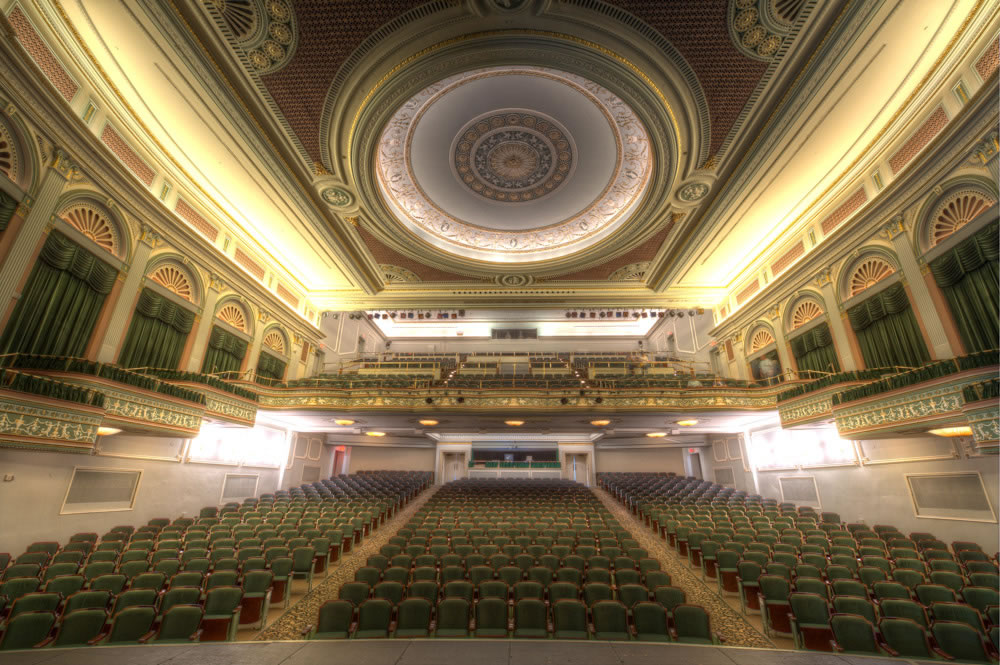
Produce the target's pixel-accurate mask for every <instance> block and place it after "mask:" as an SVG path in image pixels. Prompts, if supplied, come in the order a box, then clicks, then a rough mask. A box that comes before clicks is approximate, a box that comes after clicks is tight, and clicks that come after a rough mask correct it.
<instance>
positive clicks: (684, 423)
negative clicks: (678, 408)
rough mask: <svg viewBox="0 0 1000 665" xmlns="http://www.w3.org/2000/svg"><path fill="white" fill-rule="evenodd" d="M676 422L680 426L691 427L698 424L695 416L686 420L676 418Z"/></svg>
mask: <svg viewBox="0 0 1000 665" xmlns="http://www.w3.org/2000/svg"><path fill="white" fill-rule="evenodd" d="M677 424H678V425H680V426H681V427H693V426H694V425H697V424H698V421H697V420H696V419H695V418H688V419H686V420H678V421H677Z"/></svg>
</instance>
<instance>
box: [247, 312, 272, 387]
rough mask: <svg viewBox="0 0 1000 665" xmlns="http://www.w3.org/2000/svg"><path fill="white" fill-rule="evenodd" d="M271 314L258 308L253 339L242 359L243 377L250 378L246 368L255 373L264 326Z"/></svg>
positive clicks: (254, 374) (262, 340)
mask: <svg viewBox="0 0 1000 665" xmlns="http://www.w3.org/2000/svg"><path fill="white" fill-rule="evenodd" d="M270 318H271V315H270V314H268V313H267V312H265V311H264V310H260V312H259V313H258V314H257V325H256V326H254V329H253V339H251V340H250V348H249V350H247V355H246V357H245V358H244V359H243V368H242V369H243V378H245V379H248V380H249V379H250V376H251V372H249V371H248V370H253V372H252V374H253V376H256V375H257V358H258V357H259V356H260V347H261V344H262V343H263V342H264V326H265V325H266V324H267V322H268V320H269V319H270Z"/></svg>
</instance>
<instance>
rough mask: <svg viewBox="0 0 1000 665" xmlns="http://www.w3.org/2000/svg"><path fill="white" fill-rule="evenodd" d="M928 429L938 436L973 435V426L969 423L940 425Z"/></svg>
mask: <svg viewBox="0 0 1000 665" xmlns="http://www.w3.org/2000/svg"><path fill="white" fill-rule="evenodd" d="M927 431H928V432H930V433H931V434H936V435H938V436H972V428H971V427H969V426H968V425H965V426H962V427H939V428H938V429H929V430H927Z"/></svg>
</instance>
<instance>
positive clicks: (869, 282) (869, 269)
mask: <svg viewBox="0 0 1000 665" xmlns="http://www.w3.org/2000/svg"><path fill="white" fill-rule="evenodd" d="M894 272H896V269H895V268H893V267H892V265H891V264H890V263H889V262H888V261H886V260H885V259H883V258H882V257H881V256H869V257H868V258H866V259H865V260H863V261H861V263H859V264H858V265H857V267H855V268H854V272H853V273H851V279H850V281H849V288H850V294H851V295H852V296H856V295H858V294H859V293H861V292H862V291H865V290H866V289H870V288H871V287H873V286H875V285H876V284H877V283H879V282H881V281H882V280H883V279H885V278H886V277H889V276H890V275H892V274H893V273H894Z"/></svg>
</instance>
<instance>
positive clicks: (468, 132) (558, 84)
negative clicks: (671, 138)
mask: <svg viewBox="0 0 1000 665" xmlns="http://www.w3.org/2000/svg"><path fill="white" fill-rule="evenodd" d="M375 162H376V172H377V178H378V186H379V190H380V193H381V195H382V197H383V198H384V199H385V201H386V202H387V204H388V205H389V207H390V209H391V210H392V212H393V213H394V215H395V216H396V218H397V219H398V220H399V221H401V222H402V223H403V224H404V225H405V227H406V228H407V229H408V230H409V231H411V232H413V233H414V234H416V235H417V236H419V237H420V238H421V239H423V240H424V241H426V242H428V243H430V244H432V245H434V246H435V247H437V248H440V249H441V250H443V251H445V252H449V253H451V254H455V255H459V256H462V257H467V258H474V259H478V260H482V261H490V262H496V263H523V262H529V261H541V260H545V259H548V258H553V257H559V256H565V255H567V254H571V253H573V252H575V251H579V250H581V249H584V248H586V247H589V246H592V245H594V244H595V243H597V242H600V241H601V240H602V239H603V238H605V237H607V236H608V235H609V234H611V233H613V232H614V231H615V230H616V229H617V228H619V227H620V226H621V224H622V222H623V221H624V220H626V219H627V218H628V215H629V214H630V213H631V212H632V211H634V209H635V208H636V206H637V204H638V203H639V202H640V201H641V200H642V197H643V195H644V194H645V193H646V191H647V186H648V184H649V180H650V175H651V173H652V170H653V156H652V151H651V150H650V146H649V136H648V134H647V132H646V129H645V127H644V126H643V124H642V122H641V121H640V120H639V118H638V116H637V115H636V113H635V112H634V111H633V110H632V109H631V108H629V106H628V105H627V104H625V102H623V101H622V100H621V99H620V98H619V97H617V96H616V95H615V94H613V93H612V92H610V91H609V90H607V89H606V88H603V87H602V86H600V85H598V84H596V83H593V82H592V81H588V80H587V79H585V78H583V77H581V76H577V75H575V74H571V73H568V72H564V71H558V70H554V69H549V68H542V67H492V68H483V69H473V70H470V71H467V72H462V73H460V74H456V75H454V76H450V77H447V78H445V79H442V80H440V81H437V82H435V83H434V84H432V85H430V86H427V87H426V88H424V89H423V90H421V91H419V92H418V93H417V94H416V95H414V96H412V97H411V98H409V99H408V100H406V101H405V102H404V103H403V104H402V105H401V106H400V107H399V109H398V110H397V111H396V112H395V113H394V114H393V116H392V117H391V119H390V120H389V122H388V123H387V124H386V126H385V129H384V131H383V132H382V135H381V138H380V140H379V144H378V153H377V155H376V156H375Z"/></svg>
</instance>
